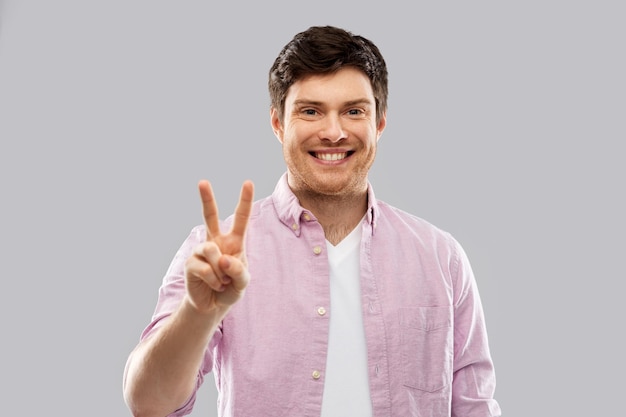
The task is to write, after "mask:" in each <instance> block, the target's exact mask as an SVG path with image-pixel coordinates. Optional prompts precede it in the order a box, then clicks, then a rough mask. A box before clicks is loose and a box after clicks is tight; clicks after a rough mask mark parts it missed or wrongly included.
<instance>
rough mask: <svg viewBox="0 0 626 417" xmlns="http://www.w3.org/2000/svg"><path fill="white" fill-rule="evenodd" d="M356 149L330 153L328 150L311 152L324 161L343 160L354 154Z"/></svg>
mask: <svg viewBox="0 0 626 417" xmlns="http://www.w3.org/2000/svg"><path fill="white" fill-rule="evenodd" d="M353 153H354V151H349V152H338V153H328V152H324V153H321V152H311V155H313V156H314V157H315V158H317V159H320V160H322V161H341V160H342V159H345V158H347V157H348V156H350V155H352V154H353Z"/></svg>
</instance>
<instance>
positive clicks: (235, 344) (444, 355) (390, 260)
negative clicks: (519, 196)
mask: <svg viewBox="0 0 626 417" xmlns="http://www.w3.org/2000/svg"><path fill="white" fill-rule="evenodd" d="M269 90H270V96H271V100H272V107H271V124H272V128H273V130H274V133H275V134H276V137H277V138H278V140H279V141H280V142H281V144H282V147H283V153H284V158H285V162H286V165H287V172H286V173H285V175H284V176H283V177H282V178H281V179H280V181H279V183H278V184H277V186H276V189H275V191H274V193H273V194H272V195H271V196H270V197H267V198H265V199H262V200H259V201H257V202H254V203H253V186H252V183H251V182H246V183H244V184H243V187H242V190H241V197H240V201H239V205H238V206H237V208H236V210H235V213H234V215H233V216H231V217H229V218H228V219H227V220H226V221H224V222H223V223H221V222H220V220H219V219H218V212H217V205H216V202H215V200H214V198H213V193H212V191H211V187H210V185H209V183H208V182H206V181H201V182H200V184H199V191H200V195H201V199H202V203H203V212H204V218H205V224H204V225H202V226H198V227H196V228H194V229H193V230H192V232H191V234H190V236H189V237H188V239H187V240H186V241H185V242H184V243H183V245H182V247H181V248H180V250H179V252H178V253H177V254H176V257H175V258H174V260H173V261H172V264H171V266H170V268H169V270H168V272H167V274H166V276H165V279H164V281H163V284H162V286H161V289H160V293H159V300H158V304H157V307H156V310H155V313H154V317H153V320H152V322H151V323H150V325H149V326H148V327H147V328H146V330H145V331H144V333H143V334H142V338H141V342H140V343H139V345H138V346H137V348H136V349H135V350H134V351H133V352H132V353H131V355H130V357H129V360H128V364H127V367H126V372H125V379H124V394H125V398H126V401H127V403H128V405H129V407H130V409H131V410H132V411H133V413H134V414H135V415H136V416H164V415H174V416H182V415H185V414H188V413H189V412H190V411H191V408H192V407H193V403H194V399H195V392H196V390H197V388H198V386H199V385H200V384H201V383H202V381H203V378H204V376H205V375H206V374H207V373H208V372H211V371H212V372H213V373H214V374H215V380H216V383H217V386H218V390H219V393H220V394H219V401H218V409H219V415H220V416H237V417H240V416H272V417H275V416H316V417H319V416H324V417H325V416H359V417H360V416H393V417H399V416H402V417H405V416H420V417H424V416H429V417H444V416H456V417H487V416H499V415H500V410H499V407H498V404H497V402H496V401H495V400H494V399H493V393H494V388H495V376H494V371H493V365H492V361H491V358H490V354H489V348H488V342H487V333H486V329H485V324H484V319H483V312H482V308H481V303H480V299H479V294H478V290H477V288H476V283H475V281H474V278H473V275H472V271H471V268H470V265H469V263H468V260H467V258H466V256H465V254H464V252H463V250H462V248H461V247H460V246H459V244H458V243H457V242H456V241H455V240H454V239H453V238H452V237H451V236H450V235H449V234H448V233H446V232H443V231H441V230H439V229H437V228H435V227H434V226H432V225H430V224H429V223H427V222H425V221H424V220H421V219H420V218H417V217H415V216H412V215H410V214H407V213H405V212H403V211H400V210H398V209H396V208H393V207H390V206H389V205H387V204H385V203H383V202H381V201H378V200H376V198H375V196H374V192H373V190H372V187H371V185H370V184H369V182H368V177H367V175H368V171H369V169H370V167H371V165H372V163H373V162H374V158H375V155H376V146H377V142H378V139H379V138H380V136H381V134H382V132H383V130H384V129H385V124H386V109H387V70H386V65H385V62H384V60H383V57H382V56H381V54H380V52H379V50H378V48H377V47H376V46H375V45H374V44H373V43H372V42H370V41H369V40H367V39H365V38H363V37H360V36H355V35H353V34H351V33H349V32H346V31H344V30H342V29H339V28H334V27H312V28H310V29H308V30H306V31H304V32H302V33H299V34H297V35H296V36H295V37H294V38H293V40H292V41H291V42H290V43H289V44H287V45H286V46H285V47H284V49H283V50H282V51H281V53H280V55H279V56H278V58H277V59H276V61H275V63H274V65H273V66H272V68H271V70H270V80H269ZM226 231H227V232H226Z"/></svg>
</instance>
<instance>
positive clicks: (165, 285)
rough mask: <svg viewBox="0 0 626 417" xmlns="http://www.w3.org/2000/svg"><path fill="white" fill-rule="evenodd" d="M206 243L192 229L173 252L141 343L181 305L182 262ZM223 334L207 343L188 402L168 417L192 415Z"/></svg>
mask: <svg viewBox="0 0 626 417" xmlns="http://www.w3.org/2000/svg"><path fill="white" fill-rule="evenodd" d="M204 239H205V231H204V226H197V227H195V228H194V229H193V230H192V231H191V233H190V234H189V236H188V237H187V239H185V241H184V242H183V244H182V245H181V247H180V248H179V250H178V251H177V252H176V255H175V256H174V259H173V260H172V262H171V263H170V266H169V268H168V270H167V272H166V274H165V276H164V278H163V282H162V284H161V287H160V288H159V296H158V301H157V305H156V308H155V310H154V314H153V315H152V320H151V322H150V324H149V325H148V326H147V327H146V328H145V330H144V331H143V333H142V334H141V340H143V339H145V338H147V337H150V335H152V334H154V333H155V332H157V331H158V329H159V328H160V327H161V326H162V325H163V323H165V321H166V320H167V318H168V317H169V316H170V315H171V314H172V313H174V311H176V309H177V308H178V306H179V305H180V303H181V302H182V300H183V298H184V296H185V292H186V289H185V261H186V260H187V258H188V257H189V256H190V255H191V253H192V251H193V249H194V247H195V246H197V245H198V244H200V243H201V242H202V241H204ZM221 336H222V332H221V326H220V327H218V329H217V330H216V332H215V335H214V336H213V338H212V339H211V341H210V342H209V345H208V346H207V349H206V351H205V354H204V359H203V361H202V364H201V366H200V369H199V370H198V377H197V380H196V387H195V389H194V391H193V393H192V394H191V396H190V397H189V399H188V400H187V401H186V402H185V404H184V405H182V407H181V408H179V409H178V410H176V411H175V412H174V413H172V414H170V415H169V416H176V417H178V416H184V415H187V414H189V413H191V411H192V409H193V405H194V403H195V400H196V393H197V391H198V389H199V388H200V386H201V385H202V383H203V382H204V376H205V375H206V374H208V373H209V372H211V370H212V369H213V352H214V350H215V347H216V346H217V344H218V343H219V341H220V340H221Z"/></svg>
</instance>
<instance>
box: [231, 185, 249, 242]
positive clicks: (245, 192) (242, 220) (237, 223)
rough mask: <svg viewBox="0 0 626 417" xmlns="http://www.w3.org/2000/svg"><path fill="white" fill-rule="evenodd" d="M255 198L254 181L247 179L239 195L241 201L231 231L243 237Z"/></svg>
mask: <svg viewBox="0 0 626 417" xmlns="http://www.w3.org/2000/svg"><path fill="white" fill-rule="evenodd" d="M253 198H254V184H253V183H252V181H245V182H244V183H243V185H242V186H241V194H240V195H239V203H238V204H237V208H236V209H235V215H234V217H233V227H232V229H231V233H232V234H233V235H236V236H239V237H241V238H243V236H244V235H245V234H246V228H247V227H248V220H249V219H250V212H251V211H252V200H253Z"/></svg>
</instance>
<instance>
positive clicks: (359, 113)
mask: <svg viewBox="0 0 626 417" xmlns="http://www.w3.org/2000/svg"><path fill="white" fill-rule="evenodd" d="M346 114H347V115H348V116H350V117H352V118H361V117H363V116H365V111H364V110H363V109H359V108H355V109H349V110H348V111H347V112H346Z"/></svg>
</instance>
